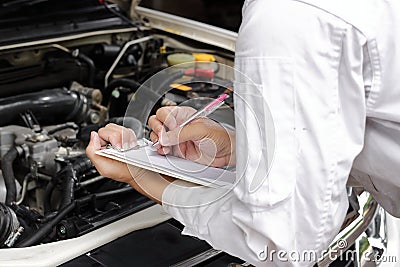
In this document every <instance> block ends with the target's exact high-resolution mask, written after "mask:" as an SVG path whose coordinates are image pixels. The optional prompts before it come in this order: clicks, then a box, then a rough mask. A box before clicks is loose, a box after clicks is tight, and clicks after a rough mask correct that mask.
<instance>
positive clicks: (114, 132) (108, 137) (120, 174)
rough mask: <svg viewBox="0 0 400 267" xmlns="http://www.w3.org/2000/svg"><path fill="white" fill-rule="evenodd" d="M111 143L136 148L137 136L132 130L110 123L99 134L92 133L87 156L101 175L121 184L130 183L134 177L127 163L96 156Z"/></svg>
mask: <svg viewBox="0 0 400 267" xmlns="http://www.w3.org/2000/svg"><path fill="white" fill-rule="evenodd" d="M122 139H124V141H125V142H123V140H122ZM128 141H129V142H128ZM109 143H110V144H111V145H113V146H116V147H119V148H128V147H130V146H134V145H136V136H135V134H134V133H133V131H132V130H131V129H127V128H124V127H122V126H119V125H116V124H113V123H110V124H107V125H106V126H105V127H103V128H101V129H99V132H98V133H96V132H92V133H91V136H90V143H89V145H88V146H87V148H86V155H87V156H88V157H89V158H90V160H91V161H92V163H93V164H94V166H95V167H96V169H97V171H98V172H99V173H100V175H102V176H104V177H108V178H111V179H113V180H116V181H119V182H124V183H128V182H130V181H131V180H132V175H131V173H130V172H129V169H128V165H127V164H126V163H123V162H120V161H116V160H113V159H109V158H106V157H102V156H99V155H96V154H95V152H96V151H97V150H100V149H102V147H105V146H106V145H107V144H109ZM138 169H139V168H138Z"/></svg>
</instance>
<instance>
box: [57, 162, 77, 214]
mask: <svg viewBox="0 0 400 267" xmlns="http://www.w3.org/2000/svg"><path fill="white" fill-rule="evenodd" d="M64 170H65V171H64V172H63V176H64V182H63V194H62V199H61V204H60V209H63V208H65V207H66V206H68V205H69V204H71V203H72V202H73V201H74V193H75V191H74V187H75V181H76V172H75V170H74V167H73V165H72V164H68V166H67V167H65V169H64Z"/></svg>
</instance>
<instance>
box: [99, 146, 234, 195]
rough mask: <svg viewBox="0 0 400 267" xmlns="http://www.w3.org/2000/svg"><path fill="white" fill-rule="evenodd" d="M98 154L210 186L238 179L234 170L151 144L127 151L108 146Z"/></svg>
mask: <svg viewBox="0 0 400 267" xmlns="http://www.w3.org/2000/svg"><path fill="white" fill-rule="evenodd" d="M96 154H97V155H100V156H104V157H107V158H111V159H114V160H118V161H121V162H124V163H127V164H130V165H133V166H137V167H140V168H143V169H147V170H150V171H154V172H158V173H161V174H164V175H168V176H171V177H174V178H178V179H181V180H185V181H188V182H192V183H195V184H200V185H204V186H208V187H214V188H218V187H229V188H231V187H232V186H233V185H234V184H235V180H236V173H235V172H233V171H229V170H226V169H222V168H214V167H210V166H205V165H202V164H199V163H196V162H193V161H190V160H186V159H182V158H179V157H175V156H163V155H160V154H158V153H157V151H155V150H154V149H153V148H151V147H150V146H146V147H142V148H140V149H137V150H130V151H126V152H120V151H117V150H116V149H113V148H107V149H102V150H99V151H97V152H96Z"/></svg>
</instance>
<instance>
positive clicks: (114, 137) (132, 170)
mask: <svg viewBox="0 0 400 267" xmlns="http://www.w3.org/2000/svg"><path fill="white" fill-rule="evenodd" d="M108 143H110V144H111V145H113V146H116V147H119V148H123V149H127V148H130V147H133V146H135V145H136V136H135V133H134V132H133V131H132V130H131V129H128V128H125V127H122V126H119V125H116V124H113V123H110V124H107V125H106V126H105V127H103V128H101V129H100V130H99V131H98V133H96V132H92V133H91V136H90V143H89V145H88V146H87V148H86V154H87V156H88V157H89V159H90V160H91V161H92V163H93V164H94V166H95V167H96V169H97V171H98V172H99V173H100V175H102V176H104V177H108V178H111V179H113V180H116V181H119V182H124V183H128V184H129V185H131V186H132V187H133V188H135V189H136V190H137V191H138V192H140V193H141V194H143V195H146V196H148V197H149V198H151V199H153V200H155V201H156V202H158V203H160V204H161V198H162V193H163V191H164V189H165V187H167V186H168V184H169V183H170V182H172V181H173V180H174V179H172V178H170V177H163V176H161V175H160V174H158V173H155V172H152V171H149V170H145V169H142V168H139V167H135V166H132V165H128V164H126V163H123V162H120V161H117V160H113V159H110V158H106V157H103V156H99V155H96V151H98V150H100V149H102V147H104V146H106V145H107V144H108Z"/></svg>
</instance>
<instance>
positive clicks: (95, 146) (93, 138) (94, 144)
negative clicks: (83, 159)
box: [86, 131, 101, 158]
mask: <svg viewBox="0 0 400 267" xmlns="http://www.w3.org/2000/svg"><path fill="white" fill-rule="evenodd" d="M100 149H101V142H100V137H99V135H98V134H97V133H96V132H94V131H93V132H91V133H90V142H89V144H88V146H87V148H86V155H87V156H88V157H89V158H91V157H93V156H94V154H95V152H96V151H97V150H100Z"/></svg>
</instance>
